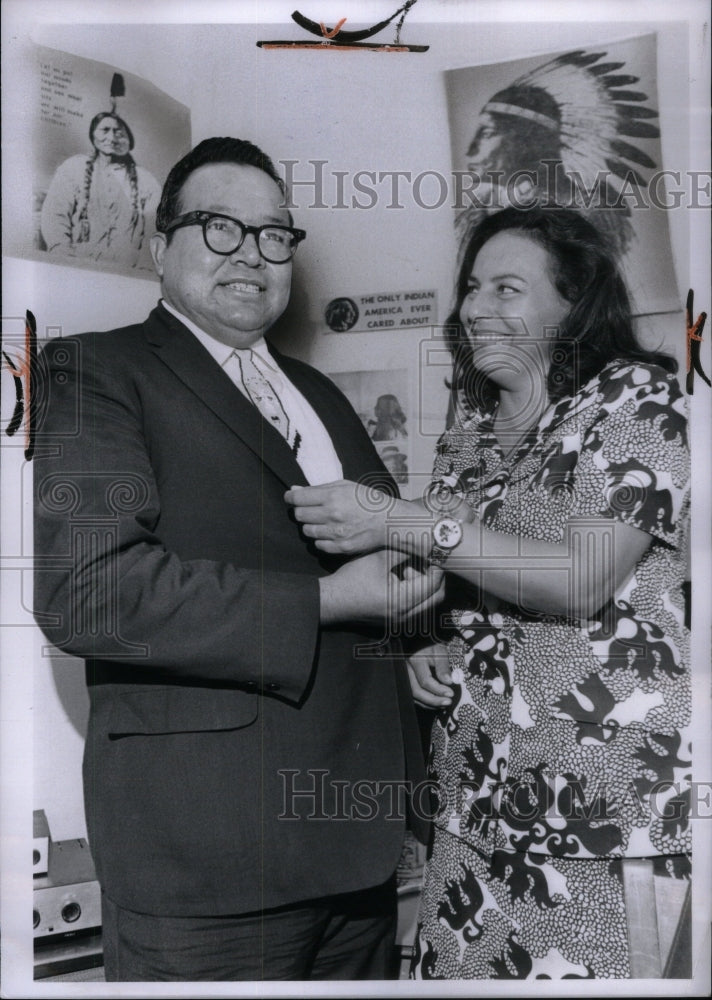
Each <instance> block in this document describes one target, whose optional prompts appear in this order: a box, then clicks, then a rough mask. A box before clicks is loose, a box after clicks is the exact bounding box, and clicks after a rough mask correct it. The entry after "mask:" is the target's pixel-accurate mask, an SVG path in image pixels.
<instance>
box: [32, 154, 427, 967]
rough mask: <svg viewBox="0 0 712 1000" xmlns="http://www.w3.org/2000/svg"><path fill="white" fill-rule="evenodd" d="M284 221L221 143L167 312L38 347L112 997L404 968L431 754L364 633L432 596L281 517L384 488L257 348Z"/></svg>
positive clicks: (277, 192) (43, 576)
mask: <svg viewBox="0 0 712 1000" xmlns="http://www.w3.org/2000/svg"><path fill="white" fill-rule="evenodd" d="M283 202H284V199H283V189H282V185H281V182H280V180H279V178H278V177H277V175H276V173H275V170H274V167H273V165H272V163H271V162H270V161H269V159H268V158H267V157H266V156H265V155H264V154H263V153H262V152H261V151H260V150H259V149H257V148H256V147H254V146H252V144H250V143H248V142H245V141H243V140H236V139H209V140H205V141H204V142H202V143H201V144H200V145H198V146H197V147H196V148H195V149H194V150H193V151H192V152H191V153H189V154H188V155H187V156H186V157H184V159H183V160H181V161H180V162H179V163H178V164H176V166H175V167H174V168H173V170H172V171H171V173H170V174H169V177H168V179H167V181H166V184H165V187H164V190H163V195H162V199H161V203H160V206H159V210H158V218H157V228H158V230H159V232H158V233H157V234H156V235H155V236H154V237H153V241H152V252H153V257H154V262H155V265H156V269H157V271H158V274H159V275H160V278H161V289H162V295H163V298H162V300H161V302H160V303H159V305H158V307H157V308H156V309H154V311H153V312H152V313H151V315H150V316H149V317H148V319H147V320H146V322H145V323H143V324H140V325H136V326H129V327H126V328H124V329H119V330H112V331H109V332H107V333H92V334H84V335H82V336H80V337H78V338H67V339H60V340H56V341H52V342H50V343H49V344H48V345H47V347H46V348H45V351H44V353H43V360H44V367H45V373H46V382H45V388H46V407H45V408H46V412H45V413H44V415H43V417H42V426H41V435H40V440H39V441H38V447H37V451H36V460H35V491H36V498H35V508H36V533H35V556H36V560H37V571H36V610H35V613H36V617H37V621H38V623H39V624H40V626H41V627H42V629H43V631H44V633H45V635H46V636H47V637H48V638H49V639H50V640H51V641H52V642H53V643H54V644H55V645H56V646H58V647H60V648H61V649H63V650H66V651H67V652H69V653H71V654H73V655H77V656H81V657H83V658H84V659H85V660H86V674H87V682H88V685H89V693H90V702H91V711H90V719H89V727H88V733H87V742H86V750H85V758H84V787H85V804H86V817H87V825H88V831H89V839H90V846H91V849H92V852H93V855H94V860H95V863H96V869H97V875H98V878H99V881H100V883H101V886H102V890H103V899H104V909H103V925H104V926H103V930H104V949H105V969H106V976H107V979H110V980H124V981H126V980H139V981H145V980H184V981H193V980H211V981H218V980H238V979H243V980H245V979H247V980H253V979H310V978H312V979H360V978H385V977H386V976H387V963H388V960H389V958H390V955H389V943H392V938H393V930H394V918H395V894H394V886H393V878H392V876H393V872H394V869H395V866H396V863H397V861H398V858H399V853H400V849H401V844H402V838H403V828H404V812H405V809H404V805H403V801H402V796H401V795H400V794H399V791H400V790H401V787H400V786H402V785H403V781H404V778H405V776H406V768H407V776H408V780H409V781H417V780H418V777H419V772H418V766H419V762H418V753H419V740H418V735H417V730H416V727H415V724H414V716H413V709H412V705H411V703H410V694H409V691H408V687H407V683H406V684H404V683H403V677H402V674H401V670H400V669H399V668H400V666H401V665H400V664H399V663H398V662H396V661H395V659H394V658H392V657H391V655H390V650H389V646H388V643H386V642H385V641H379V642H375V641H374V636H375V637H380V639H381V640H382V637H383V635H384V634H385V629H384V627H383V623H384V619H385V618H386V604H388V607H389V611H390V615H391V618H398V616H399V615H406V614H408V613H410V612H412V611H413V609H416V610H417V609H421V608H425V607H428V606H429V605H430V604H432V603H433V602H434V601H435V600H437V599H438V597H439V596H440V589H439V588H440V580H439V578H438V576H437V573H436V571H432V570H431V571H429V572H428V573H426V574H422V575H421V574H419V573H416V572H415V571H413V570H410V569H409V570H406V571H405V573H402V572H401V574H400V575H397V574H394V573H391V572H390V571H389V566H388V563H387V556H386V553H384V552H377V553H373V554H372V555H369V556H366V557H363V558H360V559H356V560H352V561H350V562H349V561H343V560H336V559H334V558H333V557H328V556H324V555H320V554H319V553H318V552H317V551H316V550H315V549H314V548H313V547H312V546H311V545H310V543H309V541H308V539H305V538H304V536H303V535H302V534H301V533H300V529H299V525H298V524H297V523H296V521H295V520H294V519H293V517H292V516H291V514H290V511H289V508H288V506H287V505H286V504H285V502H284V493H285V490H286V489H287V488H288V487H289V486H291V485H292V484H302V485H304V484H307V483H318V482H328V481H332V480H334V479H339V478H342V477H343V478H346V479H356V480H357V479H363V477H364V476H366V477H368V476H369V475H371V476H375V477H376V480H377V481H378V483H379V484H380V485H381V486H382V485H383V483H387V482H388V481H389V478H390V477H389V475H388V473H387V472H386V470H385V469H384V467H383V466H382V464H381V463H380V461H379V459H378V457H377V455H376V453H375V451H374V449H373V446H372V444H371V443H370V441H369V439H368V436H367V434H366V432H365V431H364V429H363V427H362V425H361V422H360V420H359V418H358V416H357V415H356V414H355V413H354V411H353V410H352V409H351V407H350V405H349V404H348V402H347V401H346V399H345V398H344V397H343V396H342V395H341V393H340V392H339V391H338V390H337V389H336V388H335V387H334V386H333V385H332V383H331V382H330V381H329V380H328V379H327V378H326V377H325V376H323V375H321V374H320V373H319V372H318V371H316V370H315V369H313V368H311V367H309V366H307V365H305V364H303V363H301V362H298V361H295V360H293V359H290V358H287V357H285V356H283V355H281V354H280V353H278V352H277V351H276V350H275V349H274V348H272V347H270V346H268V345H267V342H266V341H265V340H264V334H265V333H266V332H267V331H268V330H269V328H270V327H271V326H272V325H273V324H274V322H275V321H276V320H277V318H278V317H279V316H280V315H281V314H282V312H283V311H284V309H285V307H286V305H287V301H288V298H289V294H290V285H291V270H292V265H291V258H292V255H293V253H294V251H295V249H296V246H297V244H298V242H299V241H300V239H301V238H303V236H304V234H303V233H302V232H301V231H300V230H296V229H294V227H293V225H292V220H291V216H290V215H289V213H288V212H287V210H286V209H285V208H284V204H283ZM387 581H388V583H387Z"/></svg>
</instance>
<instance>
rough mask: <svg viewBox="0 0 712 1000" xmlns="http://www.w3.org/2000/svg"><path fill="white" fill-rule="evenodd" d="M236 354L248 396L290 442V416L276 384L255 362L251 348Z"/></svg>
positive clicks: (266, 418)
mask: <svg viewBox="0 0 712 1000" xmlns="http://www.w3.org/2000/svg"><path fill="white" fill-rule="evenodd" d="M234 355H235V357H236V358H237V360H238V363H239V365H240V375H241V377H242V384H243V386H244V387H245V392H246V393H247V395H248V397H249V398H250V400H251V401H252V402H253V403H254V405H255V406H256V407H257V409H258V410H259V411H260V413H261V414H262V416H263V417H264V418H265V420H267V421H268V423H270V424H272V426H273V427H276V429H277V430H278V431H279V433H280V434H281V435H282V436H283V437H284V438H285V439H286V440H287V441H288V442H290V434H289V431H290V427H289V417H288V416H287V414H286V412H285V409H284V407H283V406H282V401H281V400H280V398H279V395H278V394H277V392H276V390H275V388H274V386H273V385H272V383H271V382H270V381H269V379H268V378H266V377H265V375H263V374H262V372H261V371H260V369H259V368H258V367H257V365H256V364H255V355H254V352H253V351H250V350H243V351H237V350H236V351H235V352H234ZM290 443H291V442H290Z"/></svg>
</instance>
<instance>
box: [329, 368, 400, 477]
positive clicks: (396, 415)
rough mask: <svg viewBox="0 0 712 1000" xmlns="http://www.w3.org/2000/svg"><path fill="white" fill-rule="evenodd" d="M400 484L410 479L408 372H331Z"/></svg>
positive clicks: (331, 376) (332, 377) (331, 375)
mask: <svg viewBox="0 0 712 1000" xmlns="http://www.w3.org/2000/svg"><path fill="white" fill-rule="evenodd" d="M329 377H330V378H331V379H332V381H333V382H335V383H336V385H337V386H338V387H339V389H341V391H342V392H343V393H344V395H345V396H346V397H347V399H348V400H349V402H350V403H351V405H352V406H353V407H354V409H355V410H356V412H357V413H358V415H359V416H360V418H361V420H362V422H363V425H364V427H365V428H366V430H367V431H368V435H369V437H370V438H371V440H372V441H373V443H374V445H375V446H376V450H377V451H378V453H379V455H380V456H381V458H382V460H383V463H384V465H385V466H386V468H387V469H388V470H389V471H390V472H391V473H392V475H393V478H394V479H395V481H396V482H397V483H399V484H400V485H403V484H405V483H407V482H408V459H409V447H408V445H409V436H408V431H409V427H408V405H409V402H408V397H409V393H408V371H407V369H405V368H400V369H395V370H393V371H359V372H336V373H334V372H331V373H330V375H329Z"/></svg>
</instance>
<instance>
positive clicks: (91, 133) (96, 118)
mask: <svg viewBox="0 0 712 1000" xmlns="http://www.w3.org/2000/svg"><path fill="white" fill-rule="evenodd" d="M105 118H113V119H114V121H115V122H118V123H119V125H120V126H121V128H122V129H123V130H124V132H125V133H126V135H127V136H128V140H129V149H133V148H134V137H133V132H132V131H131V129H130V128H129V127H128V125H127V124H126V122H125V121H124V120H123V118H120V117H119V115H117V114H116V113H115V112H114V111H100V112H99V114H98V115H94V117H93V118H92V120H91V121H90V122H89V138H90V139H91V143H92V146H93V145H94V131H95V129H96V127H97V125H98V124H99V122H103V121H104V119H105Z"/></svg>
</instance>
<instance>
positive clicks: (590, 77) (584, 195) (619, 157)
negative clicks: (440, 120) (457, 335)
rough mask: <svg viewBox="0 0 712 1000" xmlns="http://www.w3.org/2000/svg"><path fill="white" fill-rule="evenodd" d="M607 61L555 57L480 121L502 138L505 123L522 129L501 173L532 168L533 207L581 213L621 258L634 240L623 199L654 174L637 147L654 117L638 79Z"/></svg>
mask: <svg viewBox="0 0 712 1000" xmlns="http://www.w3.org/2000/svg"><path fill="white" fill-rule="evenodd" d="M606 56H607V53H606V52H587V51H585V50H583V49H578V50H576V51H574V52H568V53H566V54H565V55H562V56H557V57H556V58H555V59H552V60H550V61H549V62H547V63H544V64H542V65H541V66H537V67H536V68H535V69H533V70H530V71H529V72H527V73H525V74H524V75H523V76H520V77H518V78H517V79H516V80H514V82H513V83H511V84H510V85H509V86H507V87H505V88H504V89H503V90H500V91H498V92H497V93H496V94H495V95H494V96H493V97H492V98H490V99H489V100H488V101H487V103H486V104H485V106H484V107H483V108H482V112H481V113H482V114H483V115H490V116H492V117H493V119H494V121H495V123H496V127H497V128H498V129H499V130H501V132H502V134H507V133H508V131H509V130H508V127H507V125H506V122H507V120H508V119H509V120H511V121H512V122H514V121H517V122H518V123H519V124H518V126H516V132H517V133H518V135H517V136H516V137H515V139H513V140H512V141H511V143H510V149H509V157H510V162H508V163H507V164H506V166H507V167H508V168H509V173H510V175H515V174H516V172H517V171H521V170H522V169H524V168H525V167H526V168H530V167H534V168H535V171H536V174H537V177H538V183H537V184H536V185H535V186H534V187H533V188H530V192H529V197H530V198H531V200H532V201H533V200H540V199H541V198H542V197H544V198H545V199H546V200H547V201H548V202H549V203H551V202H554V203H558V204H562V205H568V206H569V207H572V208H578V209H579V210H580V211H581V212H583V214H585V215H587V216H588V217H589V218H590V219H591V221H593V222H594V223H596V224H597V225H598V227H599V228H600V229H601V230H602V231H604V232H605V233H606V234H607V236H608V238H609V241H610V243H611V246H612V248H613V249H614V250H615V251H616V252H617V253H619V254H621V253H623V252H624V251H625V250H626V249H627V247H628V244H629V242H630V240H631V238H632V235H633V228H632V225H631V223H630V214H631V212H630V207H629V205H628V204H626V202H625V200H624V199H623V198H622V197H621V195H623V194H625V193H626V192H627V193H628V194H630V193H631V188H633V189H635V188H640V187H645V185H646V180H645V177H644V176H643V173H642V171H643V170H647V169H653V168H655V167H656V163H655V161H654V160H653V158H652V157H651V156H650V154H649V152H648V151H646V150H645V149H644V148H641V146H640V144H636V143H635V142H634V140H636V139H638V140H640V139H643V140H645V139H654V138H657V137H658V136H659V135H660V131H659V129H658V126H657V125H656V124H654V122H652V121H651V119H654V118H657V117H658V113H657V111H655V110H653V109H652V108H650V107H648V106H647V105H646V103H645V102H646V101H647V100H648V96H647V94H645V93H643V92H642V91H640V90H635V89H630V88H633V87H634V86H635V84H637V83H638V82H639V77H637V76H633V75H632V74H630V73H625V72H622V71H623V70H624V69H625V63H623V62H608V61H606ZM515 140H516V141H515ZM502 165H504V164H501V163H500V164H498V166H502ZM552 167H554V169H553V170H552V169H551V168H552ZM485 176H486V172H485ZM496 207H503V206H502V204H501V203H500V204H493V205H492V208H496ZM481 215H482V211H481V208H480V209H479V210H478V209H473V208H466V209H465V210H464V211H463V212H462V213H461V215H460V217H459V218H458V221H457V226H458V230H459V231H460V234H461V236H462V238H463V239H466V238H467V236H468V235H469V233H470V232H471V229H472V226H473V225H474V224H475V223H476V221H477V217H478V216H479V217H481Z"/></svg>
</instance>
